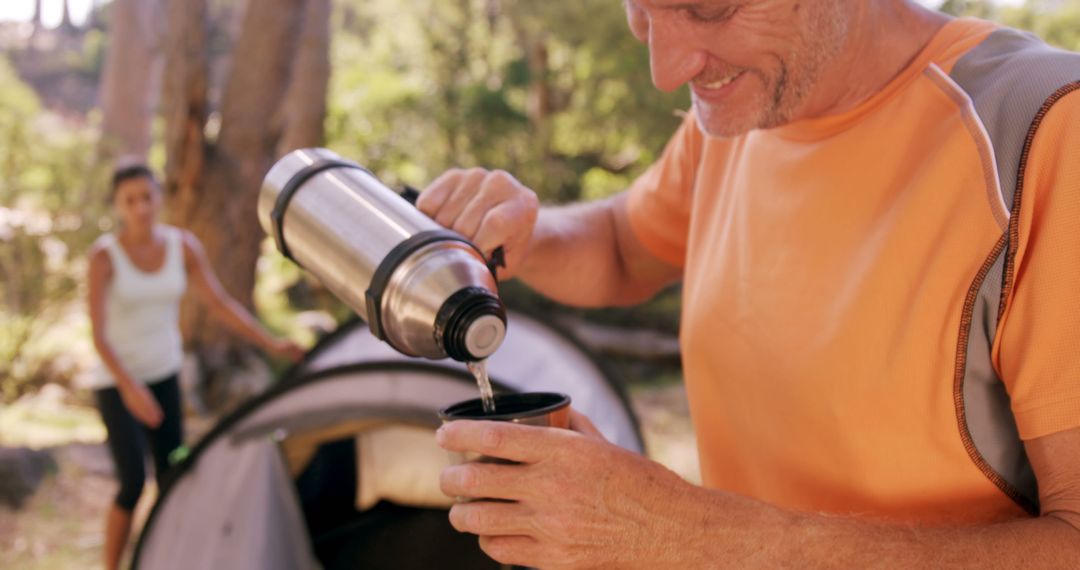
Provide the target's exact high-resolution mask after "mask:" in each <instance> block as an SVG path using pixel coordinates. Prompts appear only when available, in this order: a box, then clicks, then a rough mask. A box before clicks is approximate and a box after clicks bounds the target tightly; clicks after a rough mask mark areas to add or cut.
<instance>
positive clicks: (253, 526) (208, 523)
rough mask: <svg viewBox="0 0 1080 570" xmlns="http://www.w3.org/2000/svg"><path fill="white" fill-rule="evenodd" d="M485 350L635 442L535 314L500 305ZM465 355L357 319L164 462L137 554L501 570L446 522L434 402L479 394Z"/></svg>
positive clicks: (603, 382) (622, 406)
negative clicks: (495, 336) (425, 346)
mask: <svg viewBox="0 0 1080 570" xmlns="http://www.w3.org/2000/svg"><path fill="white" fill-rule="evenodd" d="M508 322H509V327H508V331H507V336H506V339H505V341H504V342H503V345H502V346H501V347H500V349H499V350H498V351H497V352H496V353H495V355H493V356H492V357H491V358H490V359H489V361H488V369H489V372H490V374H491V377H492V383H493V385H494V386H495V390H496V391H504V392H505V391H555V392H563V393H566V394H569V395H570V396H571V398H572V400H573V405H574V407H575V408H577V409H578V410H580V411H582V412H583V413H585V414H586V415H588V416H589V417H590V418H591V419H592V420H593V421H594V423H595V424H596V426H597V428H598V429H600V431H601V432H602V433H603V434H604V435H605V436H606V437H607V438H608V439H609V440H610V441H612V442H614V443H616V444H617V445H620V446H622V447H624V448H627V449H630V450H633V451H636V452H641V451H642V440H641V435H640V431H639V429H638V424H637V420H636V418H635V416H634V413H633V411H632V410H631V408H630V406H629V404H628V401H627V399H626V396H625V394H624V393H623V392H622V391H621V390H620V389H619V387H618V385H617V384H616V383H615V382H613V379H612V377H611V376H610V374H609V373H608V372H607V371H606V370H605V368H604V367H603V366H602V365H600V364H599V363H598V362H597V361H595V360H594V359H593V358H591V357H590V355H589V354H588V353H587V352H586V351H585V350H584V349H583V348H582V347H581V346H580V345H579V344H577V343H576V342H575V341H574V340H573V339H572V338H570V337H569V336H567V335H565V334H563V333H561V332H560V331H559V330H558V329H557V328H556V327H553V326H551V325H550V324H546V323H544V322H543V321H542V320H541V319H537V318H534V317H530V316H527V315H525V314H522V313H518V312H511V314H510V315H509V319H508ZM477 395H478V392H477V388H476V382H475V380H474V379H473V377H472V376H471V374H469V373H468V372H467V371H466V370H465V368H464V365H462V364H460V363H457V362H452V361H439V362H433V361H426V360H418V359H413V358H410V357H407V356H403V355H401V354H399V353H397V352H395V351H394V350H393V349H391V348H389V347H388V346H387V345H385V344H384V343H382V342H380V341H378V340H377V339H375V337H374V336H372V335H371V333H370V332H369V331H368V329H367V325H366V324H364V323H363V322H362V321H359V320H354V321H351V322H350V323H347V324H345V325H343V326H341V327H340V328H338V329H337V330H336V331H334V332H333V333H331V334H329V335H327V336H326V337H325V338H324V339H323V340H322V341H320V342H319V343H318V345H316V347H315V348H313V349H312V350H311V351H310V352H309V354H308V355H307V356H306V358H305V359H304V361H303V362H301V363H300V364H298V365H297V366H295V367H294V368H293V370H291V371H290V372H289V373H287V374H286V377H285V379H284V380H282V381H281V382H280V383H278V384H277V385H276V386H275V387H274V388H273V389H271V390H270V391H268V392H267V393H265V394H263V395H261V396H260V397H258V398H255V399H253V400H252V401H250V402H248V403H247V404H245V405H243V406H242V407H241V408H239V409H238V410H237V411H235V412H234V413H232V414H230V415H228V416H226V417H225V418H223V419H222V420H221V421H220V422H219V423H218V424H217V425H216V426H215V427H214V429H213V430H211V431H210V432H209V433H208V434H207V435H206V436H205V437H204V438H203V439H202V440H201V441H199V442H198V444H196V445H195V446H194V447H193V448H192V451H191V453H190V454H189V455H188V457H187V458H186V459H184V460H183V461H182V462H180V463H178V464H177V465H175V466H174V467H173V469H172V470H171V471H170V473H168V474H167V477H166V479H167V482H166V484H165V485H164V488H163V489H162V490H161V493H160V495H159V497H158V500H157V502H156V503H155V504H154V506H153V508H152V510H151V512H150V515H149V518H148V519H147V522H146V525H145V526H144V529H143V532H142V535H141V536H140V538H139V541H138V543H137V544H136V548H135V554H134V558H133V566H134V567H135V568H145V569H149V570H168V569H174V568H175V569H181V568H182V569H185V570H186V569H189V568H200V569H207V570H210V569H218V568H221V569H225V568H227V569H230V570H242V569H246V568H251V569H255V568H258V569H278V568H280V569H305V568H319V567H323V568H327V569H330V568H394V569H408V568H469V569H482V568H498V567H499V565H498V564H496V563H495V562H494V561H492V560H491V559H489V558H487V557H486V556H485V555H484V554H483V553H482V552H481V551H480V550H479V547H478V546H477V542H476V539H475V537H472V536H469V535H464V534H459V533H457V532H456V531H454V530H453V528H452V527H450V525H449V522H448V521H447V517H446V511H447V509H448V508H449V506H450V504H449V499H447V498H446V497H445V496H443V495H442V494H441V493H440V492H439V491H438V472H439V470H441V469H442V467H443V466H444V465H446V463H447V461H448V459H447V455H446V453H445V452H443V450H441V449H439V448H438V447H437V446H436V445H435V444H434V438H433V435H432V434H433V431H434V429H435V428H437V427H438V418H437V416H436V411H437V410H438V409H440V408H442V407H445V406H447V405H449V404H452V403H454V402H457V401H460V400H465V399H471V398H475V397H477Z"/></svg>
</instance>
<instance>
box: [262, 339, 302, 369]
mask: <svg viewBox="0 0 1080 570" xmlns="http://www.w3.org/2000/svg"><path fill="white" fill-rule="evenodd" d="M267 352H269V353H270V354H271V355H273V356H274V357H275V358H281V359H283V360H288V361H289V362H292V363H293V364H296V363H297V362H300V361H301V360H303V358H304V354H306V353H307V351H306V350H304V347H302V346H300V345H299V344H296V343H295V342H293V341H291V340H289V339H287V338H276V339H274V340H273V341H272V342H271V343H270V346H269V347H267Z"/></svg>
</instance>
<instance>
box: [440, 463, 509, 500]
mask: <svg viewBox="0 0 1080 570" xmlns="http://www.w3.org/2000/svg"><path fill="white" fill-rule="evenodd" d="M520 471H521V468H520V466H516V465H500V464H496V463H479V462H472V463H465V464H463V465H451V466H450V467H447V468H445V469H443V470H442V473H440V474H439V488H440V489H441V490H442V492H443V494H445V495H447V496H449V497H467V498H470V499H505V500H508V501H516V500H520V499H522V498H524V494H525V493H524V490H523V489H522V481H521V477H520V474H519V472H520Z"/></svg>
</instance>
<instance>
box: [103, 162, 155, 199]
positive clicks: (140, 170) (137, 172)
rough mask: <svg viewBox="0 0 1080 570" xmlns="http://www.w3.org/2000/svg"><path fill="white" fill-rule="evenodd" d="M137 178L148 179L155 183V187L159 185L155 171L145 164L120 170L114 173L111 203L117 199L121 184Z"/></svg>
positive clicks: (110, 193)
mask: <svg viewBox="0 0 1080 570" xmlns="http://www.w3.org/2000/svg"><path fill="white" fill-rule="evenodd" d="M136 178H147V179H149V180H150V181H151V182H153V183H154V185H155V186H156V185H157V178H155V177H154V171H153V170H150V167H149V166H146V165H145V164H133V165H131V166H125V167H123V168H118V169H116V171H115V172H113V177H112V190H110V191H109V201H110V202H111V201H112V200H113V198H115V197H116V189H117V188H119V187H120V185H121V184H123V183H124V182H126V181H128V180H134V179H136Z"/></svg>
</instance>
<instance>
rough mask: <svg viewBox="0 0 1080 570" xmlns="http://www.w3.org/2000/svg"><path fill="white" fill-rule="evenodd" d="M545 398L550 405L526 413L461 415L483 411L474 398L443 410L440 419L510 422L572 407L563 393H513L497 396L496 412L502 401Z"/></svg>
mask: <svg viewBox="0 0 1080 570" xmlns="http://www.w3.org/2000/svg"><path fill="white" fill-rule="evenodd" d="M526 397H528V398H537V399H540V398H545V399H549V400H551V403H550V404H545V405H542V406H540V407H538V408H532V409H529V410H526V411H524V412H516V413H509V414H499V413H496V414H493V415H485V414H482V413H481V414H471V413H470V414H460V412H461V411H464V410H468V409H481V406H482V401H481V399H480V398H472V399H469V400H464V401H461V402H457V403H455V404H451V405H449V406H447V407H445V408H443V409H441V410H439V419H441V420H442V421H444V422H446V421H455V420H490V421H510V420H520V419H524V418H534V417H537V416H543V415H546V414H549V413H551V412H554V411H555V410H558V409H561V408H565V407H567V406H569V405H570V396H568V395H566V394H563V393H561V392H511V393H508V394H495V405H496V410H497V409H498V403H499V401H500V400H521V399H522V398H526Z"/></svg>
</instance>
